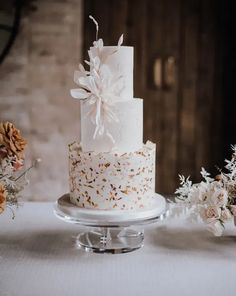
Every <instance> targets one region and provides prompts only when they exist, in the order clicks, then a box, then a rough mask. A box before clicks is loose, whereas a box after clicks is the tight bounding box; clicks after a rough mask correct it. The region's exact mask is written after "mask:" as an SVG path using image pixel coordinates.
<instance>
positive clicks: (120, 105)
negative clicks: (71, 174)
mask: <svg viewBox="0 0 236 296" xmlns="http://www.w3.org/2000/svg"><path fill="white" fill-rule="evenodd" d="M80 106H81V107H80V109H81V148H82V151H83V152H89V151H93V152H109V151H115V150H116V151H119V152H126V153H127V152H132V151H137V150H139V149H140V148H142V145H143V100H142V99H130V100H124V101H118V102H115V103H114V104H113V105H112V112H113V113H114V115H115V116H116V117H117V119H118V120H117V121H110V122H106V124H107V126H108V129H109V133H110V134H111V135H112V137H113V139H114V142H112V140H111V138H110V137H109V136H107V135H106V133H104V134H102V135H100V136H98V137H94V131H95V129H96V124H95V123H94V122H93V121H92V120H91V118H90V117H89V116H88V114H89V113H90V112H91V108H93V106H91V105H89V104H87V102H81V105H80Z"/></svg>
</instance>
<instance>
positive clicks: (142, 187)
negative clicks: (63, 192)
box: [69, 141, 156, 210]
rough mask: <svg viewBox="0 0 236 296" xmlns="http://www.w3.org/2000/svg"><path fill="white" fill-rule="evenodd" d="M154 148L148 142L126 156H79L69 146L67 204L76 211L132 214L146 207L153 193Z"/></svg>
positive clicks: (76, 146)
mask: <svg viewBox="0 0 236 296" xmlns="http://www.w3.org/2000/svg"><path fill="white" fill-rule="evenodd" d="M155 155H156V145H155V144H153V143H152V142H150V141H148V142H147V143H146V144H144V145H143V147H142V149H140V150H138V151H135V152H129V153H118V152H105V153H102V152H101V153H94V152H82V150H81V146H80V144H79V143H77V142H74V143H72V144H70V145H69V185H70V200H71V202H72V203H73V204H75V205H77V206H78V207H84V208H90V209H91V208H94V209H102V210H121V209H122V210H135V209H139V208H144V207H146V206H149V205H150V203H151V202H152V199H153V197H154V193H155Z"/></svg>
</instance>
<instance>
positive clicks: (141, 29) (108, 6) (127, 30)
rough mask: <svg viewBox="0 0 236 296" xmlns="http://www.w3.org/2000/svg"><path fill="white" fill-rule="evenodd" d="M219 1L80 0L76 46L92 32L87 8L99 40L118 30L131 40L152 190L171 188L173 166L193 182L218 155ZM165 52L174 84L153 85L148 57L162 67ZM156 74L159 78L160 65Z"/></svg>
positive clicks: (174, 177) (108, 40)
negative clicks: (153, 152)
mask: <svg viewBox="0 0 236 296" xmlns="http://www.w3.org/2000/svg"><path fill="white" fill-rule="evenodd" d="M221 2H222V1H214V0H176V1H172V0H155V1H153V0H122V1H117V0H110V1H109V0H103V1H99V0H85V12H84V16H85V19H84V24H85V27H84V50H87V49H88V47H89V46H90V45H91V43H92V41H93V40H94V36H95V30H94V26H93V25H92V24H91V21H90V20H88V15H89V14H92V15H93V16H94V17H95V18H96V19H97V20H98V21H99V24H100V36H102V38H103V39H104V41H105V44H116V42H117V40H118V38H119V36H120V34H121V33H124V34H125V38H124V40H125V42H124V43H125V45H131V46H134V49H135V59H134V62H135V69H134V93H135V96H137V97H142V98H143V99H144V140H145V141H146V140H148V139H149V140H152V141H153V142H155V143H157V190H158V191H159V192H162V193H172V192H173V191H174V190H175V188H176V186H177V185H178V176H177V175H178V173H181V174H185V175H191V176H192V177H193V178H194V180H195V181H197V180H199V171H200V169H201V166H205V167H206V168H212V167H213V163H215V161H216V159H217V158H219V157H220V141H221V136H220V134H219V131H220V128H221V123H222V111H221V106H222V90H221V88H220V81H221V79H222V76H221V75H220V74H219V73H221V72H222V64H221V63H222V53H220V49H219V48H220V47H219V45H218V44H219V43H220V42H222V35H223V32H224V31H223V30H219V22H218V21H217V15H218V14H220V13H221V12H220V7H221V6H227V5H223V4H222V3H221ZM219 3H221V4H219ZM220 25H221V24H220ZM169 57H172V58H173V59H174V60H175V71H174V72H175V81H174V84H173V85H172V86H171V87H167V85H166V84H165V83H164V84H162V85H161V86H160V87H159V88H157V87H156V86H155V85H154V83H153V82H154V79H153V65H154V62H155V59H156V58H160V59H161V64H162V66H163V65H164V62H165V61H166V60H167V59H168V58H169ZM161 73H162V78H164V75H163V74H164V71H163V67H162V72H161ZM217 120H218V121H217ZM216 121H217V122H216ZM215 128H216V130H215ZM217 147H218V149H217ZM214 149H215V150H214ZM212 151H213V152H212Z"/></svg>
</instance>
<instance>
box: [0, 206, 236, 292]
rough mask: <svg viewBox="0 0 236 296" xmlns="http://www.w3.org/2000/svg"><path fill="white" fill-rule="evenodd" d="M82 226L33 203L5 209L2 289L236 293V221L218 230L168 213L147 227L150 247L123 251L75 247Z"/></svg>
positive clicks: (0, 230)
mask: <svg viewBox="0 0 236 296" xmlns="http://www.w3.org/2000/svg"><path fill="white" fill-rule="evenodd" d="M81 229H82V228H80V227H78V226H77V225H72V224H67V223H65V222H63V221H61V220H59V219H58V218H56V217H55V216H54V215H53V204H52V203H47V202H45V203H38V202H35V203H33V202H28V203H25V204H24V205H23V206H22V207H21V208H20V209H19V210H17V211H16V218H15V220H13V221H12V220H11V218H10V213H9V212H8V213H5V214H2V215H0V295H1V296H15V295H17V296H21V295H22V296H38V295H40V296H46V295H50V296H51V295H52V296H60V295H70V296H74V295H76V296H78V295H79V296H80V295H81V296H82V295H83V296H87V295H102V296H106V295H109V296H116V295H119V296H120V295H131V296H132V295H135V296H139V295H145V296H146V295H147V296H151V295H155V296H156V295H182V296H184V295H187V296H190V295H191V296H194V295H201V296H202V295H207V296H210V295H224V296H229V295H236V228H234V226H233V225H228V226H227V231H226V232H225V235H224V236H223V237H220V238H215V237H213V236H212V235H211V234H209V233H208V232H206V231H205V229H204V227H203V226H202V225H201V224H197V225H190V224H189V223H186V222H184V220H174V219H170V218H169V219H168V220H166V221H165V222H162V223H157V224H155V225H152V226H149V227H146V229H145V245H144V247H143V248H142V249H140V250H138V251H135V252H132V253H127V254H119V255H101V254H93V253H86V252H84V251H82V250H78V249H76V248H75V247H74V238H75V236H76V235H77V233H78V232H79V231H81Z"/></svg>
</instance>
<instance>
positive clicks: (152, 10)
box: [144, 0, 165, 191]
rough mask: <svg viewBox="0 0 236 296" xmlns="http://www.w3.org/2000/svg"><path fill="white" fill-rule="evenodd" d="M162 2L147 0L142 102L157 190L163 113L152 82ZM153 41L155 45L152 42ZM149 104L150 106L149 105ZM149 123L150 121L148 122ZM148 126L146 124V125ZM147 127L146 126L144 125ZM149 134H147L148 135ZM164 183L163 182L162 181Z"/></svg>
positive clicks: (160, 50)
mask: <svg viewBox="0 0 236 296" xmlns="http://www.w3.org/2000/svg"><path fill="white" fill-rule="evenodd" d="M163 2H164V0H161V1H152V0H149V1H147V11H148V22H147V31H146V39H147V42H146V43H147V49H146V50H147V57H148V58H147V63H146V73H147V75H146V77H145V79H146V86H147V87H146V94H145V97H144V104H145V105H148V106H147V108H149V110H151V112H150V115H149V116H150V118H149V120H150V122H151V127H150V133H149V134H150V137H149V139H150V140H152V141H153V142H155V143H156V145H157V155H156V167H157V169H156V188H157V190H158V191H162V189H163V178H162V168H163V157H164V151H165V150H164V146H163V145H162V142H163V141H162V135H163V134H162V132H161V130H162V122H163V120H162V119H163V117H164V113H163V112H162V109H163V108H162V102H163V100H162V91H161V89H160V88H159V89H158V88H157V87H156V86H155V85H154V83H153V65H154V63H155V60H156V59H157V58H158V59H161V57H162V56H163V52H164V48H163V47H162V45H163V42H162V41H163ZM154 42H155V46H153V43H154ZM150 104H151V106H150ZM149 124H150V123H149ZM147 126H148V125H147ZM145 128H148V127H145ZM148 136H149V135H148ZM164 183H165V182H164Z"/></svg>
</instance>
